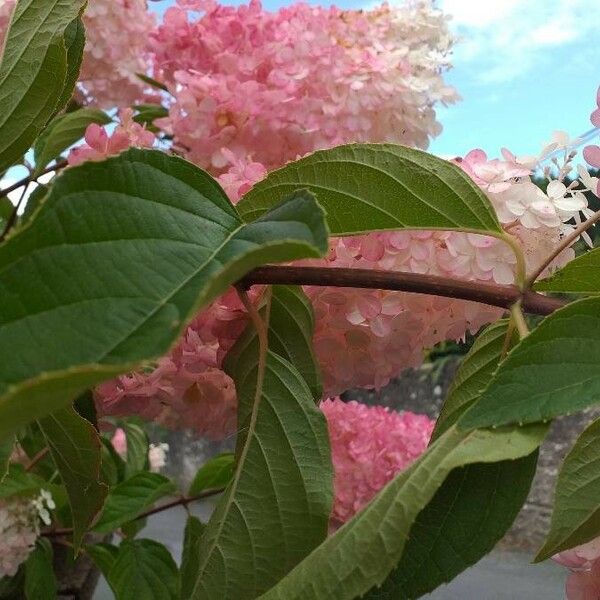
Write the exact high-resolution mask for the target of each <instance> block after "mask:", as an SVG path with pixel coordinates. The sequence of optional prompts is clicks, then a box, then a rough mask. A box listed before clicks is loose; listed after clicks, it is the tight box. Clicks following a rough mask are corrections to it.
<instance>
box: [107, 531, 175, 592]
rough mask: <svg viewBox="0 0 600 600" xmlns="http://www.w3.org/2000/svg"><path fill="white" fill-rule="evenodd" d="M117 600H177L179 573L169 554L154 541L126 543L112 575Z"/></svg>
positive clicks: (120, 548) (111, 581)
mask: <svg viewBox="0 0 600 600" xmlns="http://www.w3.org/2000/svg"><path fill="white" fill-rule="evenodd" d="M108 582H109V584H110V586H111V588H112V589H113V591H114V593H115V596H116V600H131V599H132V598H135V600H177V599H178V597H179V573H178V569H177V565H176V564H175V561H174V560H173V557H172V556H171V555H170V554H169V551H168V550H167V549H166V548H165V547H164V546H163V545H162V544H159V543H158V542H155V541H153V540H125V541H123V542H122V543H121V545H120V546H119V554H118V556H117V560H116V561H115V563H114V565H113V566H112V568H111V570H110V572H109V574H108Z"/></svg>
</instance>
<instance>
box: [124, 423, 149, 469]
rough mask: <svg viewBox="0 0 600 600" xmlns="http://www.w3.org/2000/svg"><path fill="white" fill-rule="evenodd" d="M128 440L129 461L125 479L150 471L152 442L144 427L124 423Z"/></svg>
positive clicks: (126, 462) (126, 463)
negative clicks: (149, 462) (149, 461)
mask: <svg viewBox="0 0 600 600" xmlns="http://www.w3.org/2000/svg"><path fill="white" fill-rule="evenodd" d="M121 426H122V427H123V429H124V431H125V436H126V438H127V460H126V461H125V477H126V478H129V477H131V476H132V475H135V474H136V473H139V472H140V471H145V470H147V469H148V449H149V447H150V442H149V440H148V434H147V433H146V431H145V430H144V428H143V427H141V426H140V425H137V424H135V423H131V422H129V423H122V424H121Z"/></svg>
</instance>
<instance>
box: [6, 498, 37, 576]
mask: <svg viewBox="0 0 600 600" xmlns="http://www.w3.org/2000/svg"><path fill="white" fill-rule="evenodd" d="M38 535H39V524H38V511H37V508H36V505H35V504H34V503H33V502H32V501H31V499H28V498H22V497H17V496H15V497H11V498H0V578H2V577H4V576H8V577H12V576H13V575H15V574H16V572H17V570H18V568H19V565H21V563H23V562H25V561H26V560H27V557H28V556H29V554H30V553H31V551H32V550H33V548H34V546H35V541H36V539H37V537H38Z"/></svg>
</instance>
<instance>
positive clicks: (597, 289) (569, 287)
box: [534, 248, 600, 294]
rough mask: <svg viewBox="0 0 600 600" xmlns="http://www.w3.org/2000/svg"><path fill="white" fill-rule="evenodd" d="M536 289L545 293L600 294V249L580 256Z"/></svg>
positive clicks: (541, 282)
mask: <svg viewBox="0 0 600 600" xmlns="http://www.w3.org/2000/svg"><path fill="white" fill-rule="evenodd" d="M534 287H535V289H536V290H539V291H544V292H574V293H580V294H598V293H600V248H596V249H595V250H591V251H590V252H586V253H585V254H582V255H581V256H578V257H577V258H575V259H574V260H572V261H571V262H570V263H568V264H566V265H565V266H564V267H563V268H562V269H559V270H558V271H556V272H555V273H554V274H552V275H551V276H550V277H548V278H547V279H542V280H540V281H538V282H536V284H535V286H534Z"/></svg>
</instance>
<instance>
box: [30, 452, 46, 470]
mask: <svg viewBox="0 0 600 600" xmlns="http://www.w3.org/2000/svg"><path fill="white" fill-rule="evenodd" d="M48 452H49V449H48V447H46V448H42V449H41V450H40V451H39V452H38V453H37V454H36V455H35V456H34V457H33V458H32V459H31V462H30V463H29V464H28V465H27V466H26V467H25V470H26V471H31V469H33V467H35V466H36V465H37V464H38V463H39V462H40V461H41V460H43V459H44V458H45V457H46V455H47V454H48Z"/></svg>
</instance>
